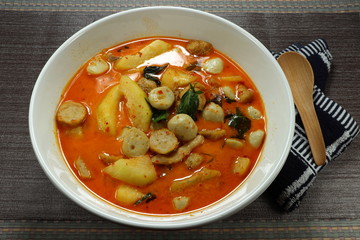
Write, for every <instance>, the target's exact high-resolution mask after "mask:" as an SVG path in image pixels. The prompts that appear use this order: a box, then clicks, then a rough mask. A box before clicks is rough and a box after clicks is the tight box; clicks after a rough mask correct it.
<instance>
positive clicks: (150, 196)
mask: <svg viewBox="0 0 360 240" xmlns="http://www.w3.org/2000/svg"><path fill="white" fill-rule="evenodd" d="M154 199H156V195H155V194H152V193H151V192H149V193H147V194H145V195H144V196H143V197H142V198H141V199H139V200H138V201H136V203H135V204H134V205H135V206H136V205H139V204H140V203H142V202H146V203H148V202H150V201H152V200H154Z"/></svg>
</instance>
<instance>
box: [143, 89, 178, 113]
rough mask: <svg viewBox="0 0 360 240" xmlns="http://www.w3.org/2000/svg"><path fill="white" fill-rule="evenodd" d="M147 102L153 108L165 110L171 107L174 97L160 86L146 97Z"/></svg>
mask: <svg viewBox="0 0 360 240" xmlns="http://www.w3.org/2000/svg"><path fill="white" fill-rule="evenodd" d="M148 100H149V102H150V104H151V106H153V107H154V108H156V109H159V110H166V109H168V108H170V107H171V106H172V105H173V103H174V101H175V96H174V93H173V91H171V89H170V88H168V87H166V86H162V87H157V88H154V89H153V90H151V91H150V92H149V95H148Z"/></svg>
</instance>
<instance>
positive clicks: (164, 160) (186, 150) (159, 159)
mask: <svg viewBox="0 0 360 240" xmlns="http://www.w3.org/2000/svg"><path fill="white" fill-rule="evenodd" d="M203 142H204V137H203V136H201V135H197V136H196V137H195V138H194V139H193V140H191V141H190V142H188V143H186V144H184V145H182V146H181V147H179V149H178V150H177V151H176V152H174V153H171V154H170V155H159V154H158V155H155V156H153V157H152V158H151V161H152V162H153V163H155V164H164V165H170V164H173V163H177V162H181V161H182V160H183V159H184V158H185V157H186V156H187V155H189V154H190V153H191V151H192V150H193V149H194V148H196V147H198V146H200V145H201V144H203Z"/></svg>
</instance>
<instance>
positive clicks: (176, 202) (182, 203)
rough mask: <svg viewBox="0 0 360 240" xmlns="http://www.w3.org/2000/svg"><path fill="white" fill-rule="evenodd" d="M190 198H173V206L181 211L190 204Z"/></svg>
mask: <svg viewBox="0 0 360 240" xmlns="http://www.w3.org/2000/svg"><path fill="white" fill-rule="evenodd" d="M189 201H190V198H189V197H184V196H179V197H174V198H173V201H172V202H173V206H174V208H175V210H178V211H181V210H184V209H185V208H186V207H187V206H188V205H189Z"/></svg>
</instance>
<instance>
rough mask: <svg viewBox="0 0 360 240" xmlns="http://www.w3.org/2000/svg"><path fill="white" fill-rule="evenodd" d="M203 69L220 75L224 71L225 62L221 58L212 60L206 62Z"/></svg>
mask: <svg viewBox="0 0 360 240" xmlns="http://www.w3.org/2000/svg"><path fill="white" fill-rule="evenodd" d="M203 69H204V70H205V71H206V72H208V73H212V74H219V73H221V72H222V71H223V69H224V62H223V60H221V58H218V57H216V58H210V59H209V60H207V61H205V63H204V65H203Z"/></svg>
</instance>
